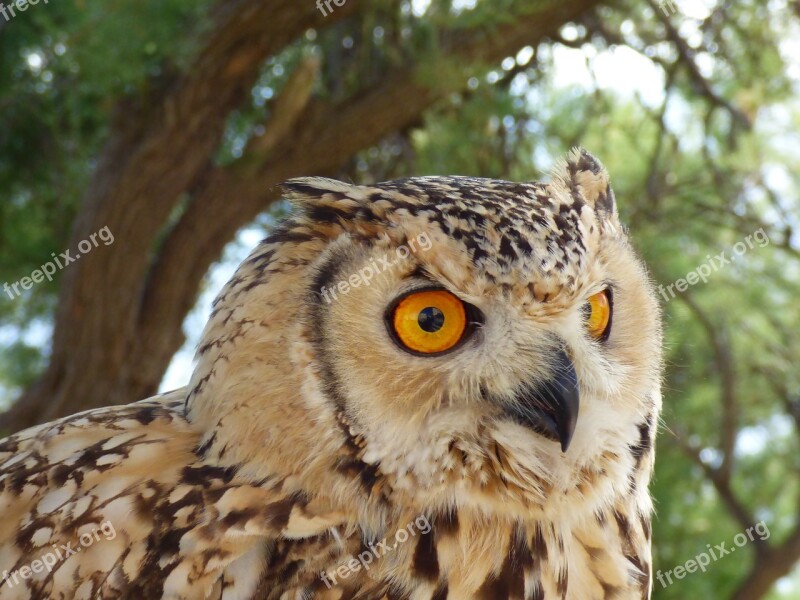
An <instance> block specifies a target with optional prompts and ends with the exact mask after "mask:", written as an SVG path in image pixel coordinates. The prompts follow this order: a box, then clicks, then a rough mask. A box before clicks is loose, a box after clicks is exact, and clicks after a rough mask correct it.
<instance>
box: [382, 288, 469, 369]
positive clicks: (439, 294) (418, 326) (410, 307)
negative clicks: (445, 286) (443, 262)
mask: <svg viewBox="0 0 800 600" xmlns="http://www.w3.org/2000/svg"><path fill="white" fill-rule="evenodd" d="M388 317H389V319H388V320H389V325H390V328H391V329H392V332H393V333H394V337H395V338H396V339H397V341H398V342H399V343H400V344H402V345H403V346H405V347H406V348H407V349H408V350H410V351H411V352H414V353H418V354H438V353H440V352H445V351H447V350H450V349H451V348H453V347H454V346H455V345H456V344H458V342H460V341H461V339H462V338H463V337H464V332H465V331H466V329H467V311H466V308H465V307H464V303H463V302H461V300H459V299H458V298H456V297H455V296H454V295H453V294H451V293H450V292H447V291H445V290H423V291H420V292H412V293H411V294H408V295H407V296H404V297H402V298H401V299H400V301H399V302H397V304H396V305H395V307H394V311H393V312H392V313H391V314H389V315H388Z"/></svg>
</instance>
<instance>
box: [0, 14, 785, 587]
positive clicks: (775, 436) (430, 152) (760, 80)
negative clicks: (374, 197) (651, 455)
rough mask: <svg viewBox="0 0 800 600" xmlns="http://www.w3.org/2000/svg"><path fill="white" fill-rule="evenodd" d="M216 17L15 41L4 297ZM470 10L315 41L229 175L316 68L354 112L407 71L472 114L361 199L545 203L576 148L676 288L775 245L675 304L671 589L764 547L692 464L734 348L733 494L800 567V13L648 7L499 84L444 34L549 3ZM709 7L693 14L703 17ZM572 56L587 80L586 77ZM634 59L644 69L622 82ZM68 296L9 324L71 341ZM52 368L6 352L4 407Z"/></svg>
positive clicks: (0, 102)
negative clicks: (122, 125) (48, 324)
mask: <svg viewBox="0 0 800 600" xmlns="http://www.w3.org/2000/svg"><path fill="white" fill-rule="evenodd" d="M207 4H208V3H206V2H201V3H196V2H188V1H187V0H163V1H161V2H155V1H146V2H134V1H133V0H114V1H113V2H112V3H111V4H108V3H105V4H102V5H100V4H90V3H83V2H67V1H62V2H55V1H53V0H51V3H50V4H49V5H48V6H43V5H41V4H40V5H39V6H37V7H34V8H32V9H31V10H30V11H29V12H28V13H26V14H25V15H24V16H22V17H18V18H17V19H16V20H14V21H13V22H12V23H10V24H8V25H6V26H5V28H4V29H3V32H2V35H1V36H0V113H1V114H2V119H0V283H2V282H3V281H9V282H11V281H16V280H17V279H19V278H20V277H22V276H25V275H28V274H30V272H31V271H32V270H33V269H35V268H36V267H38V266H39V265H40V264H41V263H42V262H44V261H46V260H47V259H48V257H49V256H50V254H51V252H59V251H62V250H64V249H65V248H66V244H67V236H68V234H69V229H70V225H71V222H72V220H73V218H74V216H75V214H76V212H77V210H78V209H79V206H80V201H81V197H82V193H83V191H84V190H85V188H86V184H87V180H88V177H89V175H90V173H91V169H92V167H93V165H94V161H95V160H96V158H97V156H98V155H99V154H100V150H101V146H102V143H103V141H104V139H105V136H106V135H107V132H108V130H109V128H110V127H112V126H113V125H112V124H113V123H114V122H115V121H114V119H115V118H117V117H118V115H117V114H116V113H115V110H119V109H118V107H120V106H122V107H124V110H140V109H142V108H143V107H146V106H147V99H148V98H149V97H150V95H151V94H152V93H153V92H154V90H157V89H159V86H160V85H163V82H164V81H167V80H168V78H169V75H170V74H171V73H174V72H175V71H180V70H182V69H185V68H186V66H187V64H188V61H189V57H191V56H192V55H193V52H194V51H195V50H196V48H197V45H198V40H199V41H202V39H203V33H204V31H205V28H206V27H207V23H206V22H205V21H204V18H203V15H205V14H206V13H205V9H206V8H207ZM463 4H464V3H461V4H460V5H459V6H461V7H460V8H453V6H452V4H451V3H450V2H447V1H445V0H435V1H434V2H432V3H431V5H430V7H429V8H428V9H427V13H426V15H425V17H424V18H420V17H419V16H418V15H415V14H414V11H413V10H412V9H411V5H410V4H409V3H404V4H403V6H402V7H401V10H399V11H395V10H394V8H393V7H392V4H391V3H388V2H379V3H376V4H375V8H374V9H373V10H372V11H371V12H368V13H367V14H365V15H361V16H359V17H358V18H356V19H349V20H345V21H342V22H340V23H336V24H335V25H332V26H330V27H327V28H325V29H324V30H320V31H309V32H308V34H307V36H306V37H305V39H302V40H299V41H298V42H297V43H295V44H293V45H292V46H290V47H289V48H288V49H286V50H285V51H284V52H283V53H282V54H280V55H279V56H276V57H273V58H271V59H270V60H269V61H268V63H267V64H265V65H264V68H263V71H262V75H261V77H260V78H259V81H258V82H257V84H256V86H254V89H253V93H252V100H251V102H250V103H249V104H248V105H247V106H243V107H241V109H240V110H238V111H236V112H235V113H234V114H232V115H230V116H229V120H228V130H227V134H226V138H225V140H224V142H223V144H222V145H221V147H220V149H219V151H218V153H217V157H216V158H217V162H218V164H220V165H223V166H226V165H234V164H236V163H237V161H239V160H240V158H241V154H242V150H243V148H245V147H246V144H247V142H248V140H249V139H250V138H251V137H252V136H253V135H254V134H255V133H257V132H258V131H259V127H260V125H261V124H262V123H264V122H265V120H266V119H268V117H269V115H270V113H271V110H272V107H273V102H274V99H275V97H277V95H278V94H279V92H280V90H281V89H282V87H283V86H284V85H285V83H286V81H287V79H288V77H289V76H290V74H291V72H292V70H293V69H294V68H295V66H296V65H297V64H298V63H299V61H300V60H301V59H302V58H303V57H307V56H311V55H313V56H318V57H320V58H321V59H323V62H322V71H321V80H320V83H319V85H318V89H316V90H315V93H316V96H317V97H319V98H324V99H326V100H328V101H330V102H343V101H345V100H346V99H347V98H350V97H352V96H353V95H355V94H358V93H359V92H360V91H362V90H364V89H367V88H368V87H369V85H370V84H371V83H374V82H375V81H378V80H379V79H380V78H381V77H382V76H383V75H384V74H385V72H386V71H387V70H389V69H394V68H401V67H404V66H406V65H409V64H412V63H413V62H415V61H416V62H417V63H418V64H420V63H421V64H420V66H418V67H417V68H416V70H415V72H414V75H413V76H415V77H417V78H418V79H419V80H420V81H423V82H425V83H437V84H439V85H446V84H448V83H449V82H452V81H459V80H461V81H463V80H469V81H470V85H469V90H468V91H467V92H466V93H463V94H456V95H452V96H450V97H448V98H447V99H446V100H445V101H443V102H440V103H439V104H438V105H437V106H436V107H435V108H434V109H433V110H431V111H429V112H428V113H427V114H426V115H425V116H424V119H423V120H422V121H421V122H420V123H418V126H417V127H415V128H413V129H411V130H410V131H405V132H398V133H397V134H396V135H395V136H392V137H391V138H389V139H387V140H385V141H384V142H382V143H381V144H379V145H378V146H376V147H374V148H371V149H369V150H366V151H364V152H362V153H361V154H360V155H359V156H357V157H355V158H354V159H353V161H352V162H351V164H350V165H348V167H347V168H346V169H345V170H343V172H342V173H341V174H340V175H341V176H342V177H345V178H353V179H357V180H359V181H372V180H376V179H385V178H388V177H394V176H402V175H407V174H411V173H414V174H426V173H460V174H472V175H480V176H486V177H506V178H509V179H516V180H531V179H538V178H540V177H541V176H542V175H543V174H546V172H547V170H548V169H549V168H550V166H551V165H552V163H553V161H554V160H555V159H556V158H557V157H559V156H560V155H562V154H563V153H564V152H565V151H566V150H567V149H568V148H569V147H571V146H573V145H576V144H581V145H584V146H586V147H587V148H589V149H590V150H591V151H592V152H594V153H595V154H597V155H598V156H599V157H600V158H601V159H602V160H603V162H604V163H605V164H606V166H607V167H608V169H609V171H610V172H611V174H612V177H613V185H614V188H615V190H616V195H617V198H618V201H619V206H620V211H621V214H622V218H623V220H624V221H625V223H626V224H627V225H628V226H629V227H630V229H631V231H632V235H633V239H634V243H635V245H636V247H637V249H638V250H639V251H640V252H641V254H642V255H643V256H644V257H645V259H646V260H647V262H648V264H649V265H650V267H651V270H652V276H653V278H654V280H655V281H656V282H657V283H658V285H662V286H664V287H665V288H666V287H668V286H669V285H670V284H674V282H675V281H677V280H678V279H681V278H685V277H686V276H687V274H688V273H690V272H692V271H694V270H695V269H697V268H698V267H699V266H701V265H704V264H709V256H711V257H715V256H717V255H719V254H720V253H721V252H723V251H724V252H726V253H727V256H728V257H732V256H733V254H734V246H735V245H736V244H737V243H738V242H742V241H743V240H745V238H746V237H747V236H752V235H753V234H754V233H755V232H756V231H758V230H760V229H762V228H763V231H764V232H765V233H766V234H768V236H769V244H768V245H763V247H762V246H761V245H759V244H756V245H754V247H753V248H748V250H747V252H745V253H743V254H742V255H741V256H737V257H736V260H734V261H732V262H731V263H730V264H728V265H725V266H721V267H720V268H719V269H717V270H714V271H713V273H712V274H711V275H710V277H709V280H708V283H705V284H704V283H699V284H697V285H694V286H691V287H690V288H689V289H688V290H686V292H684V293H683V294H678V295H677V296H676V297H675V298H674V299H673V298H669V299H668V301H665V298H663V297H662V298H661V299H662V301H664V314H665V322H666V338H665V347H666V352H667V360H668V371H667V374H666V382H665V393H664V407H665V408H664V418H663V421H664V427H663V430H662V433H661V437H660V442H659V457H658V464H657V469H656V478H655V482H654V487H653V489H654V493H655V496H656V501H657V510H658V518H657V520H656V522H655V525H654V539H655V568H656V569H660V570H662V571H667V570H670V569H673V568H674V567H675V566H677V565H680V564H683V563H685V561H686V560H688V559H691V558H693V557H695V556H696V555H697V554H699V553H700V552H704V551H706V549H707V545H708V544H711V545H712V546H713V545H716V544H719V543H721V542H726V543H727V544H728V545H730V544H731V543H732V540H733V537H734V536H735V535H736V534H737V533H739V532H741V531H742V530H743V526H742V524H741V523H739V522H737V521H736V520H735V519H734V518H732V516H731V514H730V512H729V510H728V507H726V505H725V503H724V502H723V501H722V500H721V496H720V493H719V492H718V491H717V490H716V489H715V488H714V486H713V485H712V484H711V483H710V481H709V479H708V477H707V476H706V474H705V472H704V470H703V469H702V468H701V467H700V466H699V465H698V462H697V460H693V459H690V458H689V453H688V452H687V449H686V448H685V447H684V445H685V444H686V443H687V442H688V443H689V444H690V445H691V446H692V447H693V448H695V449H696V450H697V452H699V455H700V458H701V460H702V461H703V462H704V463H705V464H706V465H709V466H711V467H716V466H719V463H720V460H721V454H720V447H721V445H722V444H723V434H722V431H723V427H722V426H721V424H722V423H723V421H724V417H725V416H726V414H727V412H726V410H727V409H725V408H724V407H723V404H722V400H721V398H722V390H723V385H722V383H723V379H724V377H725V374H724V372H723V364H722V362H721V361H723V358H722V357H720V355H719V350H718V348H715V345H714V343H713V341H714V340H713V338H712V337H711V333H712V332H716V335H717V336H720V337H719V339H722V340H723V342H724V346H725V347H726V348H728V349H729V350H730V361H731V365H732V367H733V373H734V377H735V382H734V392H735V397H736V406H737V407H738V408H737V411H738V422H737V423H736V425H737V427H738V433H737V435H736V446H735V447H736V452H735V455H734V470H733V476H732V479H731V481H730V490H731V493H733V494H734V495H735V497H736V498H738V499H739V501H740V502H741V503H742V505H743V506H744V508H745V510H746V511H747V512H749V513H750V514H751V515H752V517H753V519H754V522H758V521H760V520H762V519H763V520H764V521H765V522H766V523H767V525H768V526H769V529H770V532H771V537H770V539H769V542H770V543H771V544H777V543H779V542H780V541H781V540H782V539H784V537H785V536H786V535H787V533H788V531H789V530H790V529H791V528H793V527H795V526H796V525H797V522H796V520H795V519H796V507H797V497H798V495H799V494H800V482H799V479H798V472H800V448H799V447H798V443H799V440H800V435H799V433H800V432H798V427H800V418H799V421H798V422H794V421H793V420H792V418H791V416H790V415H789V414H788V413H787V406H788V407H792V406H795V407H797V408H796V410H797V411H798V413H800V375H798V373H797V368H796V365H797V364H798V363H800V339H798V336H797V329H798V324H800V305H798V303H797V302H796V300H795V299H796V298H797V296H798V294H799V293H800V289H799V288H800V284H798V281H800V239H798V235H797V233H796V232H795V230H796V229H797V227H798V224H799V223H798V215H800V205H799V204H798V198H800V194H798V192H799V191H800V185H799V184H800V176H798V173H800V159H798V158H797V153H796V152H794V150H796V148H797V147H798V142H799V140H798V139H797V134H796V132H797V131H798V125H800V110H798V109H799V108H800V107H798V104H797V102H796V100H794V97H796V95H797V91H798V89H800V76H798V72H800V66H798V63H797V60H796V57H793V56H792V54H791V49H792V48H795V49H796V47H797V46H796V45H795V46H790V45H789V41H790V39H791V38H792V36H794V37H795V38H796V37H797V32H798V24H797V18H796V17H795V16H794V15H793V14H792V13H791V7H790V6H789V5H788V4H787V3H786V2H783V1H779V0H771V1H770V2H763V1H762V0H743V1H741V2H735V3H733V2H723V1H722V0H720V1H718V2H709V3H695V4H696V5H699V4H703V6H705V7H708V8H704V7H703V6H700V7H698V6H696V5H693V6H692V7H691V8H692V11H693V12H692V13H691V14H684V13H682V12H678V13H676V14H674V15H671V16H670V17H669V18H667V19H664V18H663V15H660V14H659V11H657V10H656V9H655V8H654V7H655V5H656V3H654V4H653V5H652V6H651V5H649V4H648V3H647V2H633V1H632V0H631V1H630V2H627V3H618V5H617V6H616V7H615V8H608V7H604V8H602V9H601V10H599V11H598V12H597V13H596V14H590V15H587V17H586V19H585V20H584V22H583V23H582V24H580V25H577V26H569V27H566V28H564V29H563V30H562V32H561V33H560V39H554V40H553V41H551V42H548V43H547V44H543V45H541V46H540V47H538V48H534V49H532V52H526V53H520V55H519V56H518V57H517V58H518V60H513V58H514V57H509V58H508V59H507V60H506V61H504V63H503V65H489V66H488V67H486V66H483V67H481V66H476V65H465V64H462V63H460V62H454V61H450V60H445V59H444V58H443V56H442V44H441V43H440V40H439V33H440V32H441V30H442V29H444V28H449V29H452V30H455V31H459V30H465V29H468V28H470V27H474V26H476V25H481V26H488V28H489V30H492V29H494V28H496V27H497V26H499V25H501V24H503V23H505V22H508V21H509V19H512V18H513V15H514V14H517V13H518V12H519V11H524V10H529V9H530V7H531V6H532V3H530V2H520V1H517V0H507V1H504V2H502V3H499V2H489V1H488V0H477V1H476V2H474V3H473V4H474V6H471V5H468V6H467V7H466V8H464V7H463ZM689 4H690V3H683V2H678V6H679V8H686V9H688V8H689ZM668 24H670V25H669V27H672V29H673V30H674V31H675V32H678V33H679V34H680V35H681V36H683V38H684V39H685V40H686V42H685V48H684V49H683V50H684V52H688V56H689V58H691V60H692V64H694V65H695V67H694V69H692V68H687V62H686V60H687V56H681V55H680V53H679V52H678V51H676V48H675V46H674V44H672V43H670V42H669V41H667V40H669V39H671V38H670V35H671V31H670V29H668ZM623 51H624V52H623ZM566 52H569V53H571V54H570V56H572V57H573V58H575V57H576V56H577V57H578V60H577V61H572V62H566V61H565V53H566ZM523 55H524V56H523ZM531 55H532V57H531ZM31 56H38V57H39V58H38V59H37V58H34V59H31V58H30V57H31ZM625 56H627V57H628V60H627V62H619V61H620V60H621V58H620V57H622V58H625ZM631 57H634V58H635V60H636V61H639V62H636V63H634V62H631V61H633V60H634V58H631ZM604 61H606V62H605V63H604ZM608 61H611V62H608ZM613 61H617V62H613ZM581 64H585V65H586V67H587V68H586V71H585V76H583V75H581V76H573V77H571V78H570V75H572V74H571V73H569V72H566V71H565V69H572V68H574V69H576V70H577V72H578V73H583V71H581V70H580V65H581ZM609 64H612V65H616V68H617V69H618V68H620V65H628V66H630V65H633V64H637V65H640V67H637V70H636V71H635V72H633V73H632V74H631V77H634V78H635V77H640V76H652V77H654V78H655V79H653V80H654V81H661V84H660V89H658V90H652V89H651V90H645V91H649V92H658V93H656V94H644V93H642V90H641V89H638V88H637V86H636V85H632V84H631V82H630V81H625V77H621V76H619V74H618V73H617V75H616V77H611V78H610V79H609V76H608V73H609V66H608V65H609ZM36 65H39V66H36ZM612 71H613V69H612ZM603 73H605V76H602V74H603ZM698 76H699V79H698ZM604 77H605V78H604ZM565 81H566V83H565ZM632 83H633V84H635V83H636V82H635V81H633V82H632ZM618 88H620V89H618ZM653 97H655V100H654V99H653ZM331 151H335V149H332V150H331ZM284 210H285V206H283V205H280V206H278V207H277V208H275V209H274V212H273V214H270V215H265V216H264V217H262V219H261V221H262V222H263V223H264V224H265V226H266V227H269V226H270V225H271V224H272V223H273V222H274V220H273V218H272V217H273V216H274V215H275V214H278V213H280V212H281V211H284ZM57 284H58V281H57V280H56V281H55V282H54V283H53V284H40V285H38V286H36V287H35V288H34V289H33V290H32V291H31V292H29V293H27V294H26V295H25V296H24V297H23V298H21V299H19V300H16V301H13V302H11V301H9V300H8V298H6V297H2V296H0V323H2V324H3V325H6V326H7V327H6V328H5V329H7V330H8V329H12V330H14V331H15V332H16V333H17V334H18V337H23V334H24V333H25V332H26V331H28V330H29V329H30V328H31V327H32V325H35V324H37V323H40V322H41V320H42V319H44V320H45V321H47V319H49V318H50V316H51V315H52V312H53V310H54V306H55V294H56V292H57ZM0 333H2V328H0ZM45 353H46V344H45V343H44V342H42V344H41V345H40V346H39V347H37V346H36V345H35V344H32V343H30V342H28V343H23V342H18V343H15V344H13V345H11V347H10V348H8V349H6V350H5V351H4V352H3V353H2V357H1V358H0V390H1V389H2V386H5V387H7V388H9V389H19V388H21V387H23V386H25V385H28V384H29V383H31V382H32V381H33V380H34V379H35V377H36V375H37V373H38V372H39V371H40V369H41V367H42V365H43V361H44V358H43V356H44V354H45ZM677 436H680V437H681V440H682V441H679V440H678V437H677ZM753 557H754V553H753V549H752V548H750V547H745V548H742V549H739V550H738V551H737V552H736V553H735V554H732V555H729V556H727V557H725V558H723V559H721V560H719V561H717V562H714V563H713V564H712V565H710V567H709V570H708V572H707V573H705V574H699V573H696V574H693V575H690V576H688V577H686V578H685V579H682V580H680V581H676V582H675V584H674V585H671V586H668V587H666V588H662V587H661V586H660V584H659V583H658V582H656V586H655V598H657V599H658V600H671V599H681V598H697V597H707V598H724V597H728V596H729V595H730V594H731V593H732V591H733V590H734V589H735V588H736V586H737V585H738V583H739V582H740V581H741V578H742V576H743V575H744V574H745V573H747V571H748V569H749V568H750V566H751V564H752V561H753ZM798 590H800V586H798V585H797V582H796V581H795V582H794V584H792V583H791V582H786V585H783V586H781V588H780V589H779V590H777V591H775V592H773V597H774V598H798V597H800V592H798Z"/></svg>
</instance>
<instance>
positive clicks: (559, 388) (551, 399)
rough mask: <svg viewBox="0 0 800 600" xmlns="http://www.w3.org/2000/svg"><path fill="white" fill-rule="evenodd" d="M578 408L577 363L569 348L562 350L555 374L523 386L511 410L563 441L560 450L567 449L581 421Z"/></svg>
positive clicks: (525, 422) (536, 428)
mask: <svg viewBox="0 0 800 600" xmlns="http://www.w3.org/2000/svg"><path fill="white" fill-rule="evenodd" d="M579 408H580V394H579V391H578V376H577V375H576V374H575V365H573V364H572V360H571V359H570V357H569V356H567V353H566V352H564V351H563V350H559V351H558V352H557V353H556V356H555V361H554V364H553V377H552V378H551V379H549V380H547V381H543V382H536V383H532V384H531V385H530V386H528V387H526V388H525V389H523V391H522V392H521V393H519V394H518V395H517V397H516V398H515V401H514V403H513V404H512V405H511V406H509V407H508V410H509V412H510V413H511V415H512V416H513V417H514V419H515V420H516V421H517V422H519V423H520V424H522V425H527V426H528V427H530V428H532V429H533V430H534V431H536V432H537V433H540V434H541V435H544V436H545V437H547V438H549V439H551V440H553V441H558V442H560V443H561V451H562V452H566V451H567V449H568V448H569V445H570V443H571V442H572V434H573V433H575V425H576V424H577V423H578V409H579Z"/></svg>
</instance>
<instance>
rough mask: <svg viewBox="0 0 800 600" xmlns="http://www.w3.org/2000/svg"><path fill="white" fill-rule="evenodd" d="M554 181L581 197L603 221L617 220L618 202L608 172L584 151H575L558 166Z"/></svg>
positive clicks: (555, 169)
mask: <svg viewBox="0 0 800 600" xmlns="http://www.w3.org/2000/svg"><path fill="white" fill-rule="evenodd" d="M553 180H554V182H556V183H558V184H560V185H563V186H564V187H565V188H566V189H567V191H568V192H570V193H572V194H577V195H579V196H580V197H581V199H583V200H584V201H585V202H586V203H587V204H588V205H589V206H591V207H592V208H593V209H594V210H595V212H596V213H597V216H598V217H600V218H601V219H613V220H616V219H617V202H616V200H615V199H614V190H612V189H611V185H610V183H609V178H608V172H607V171H606V169H605V167H603V165H602V164H601V163H600V161H599V160H597V159H596V158H595V157H594V156H592V155H591V154H589V153H588V152H587V151H586V150H584V149H583V148H573V149H572V150H571V151H570V152H569V154H568V155H567V157H566V159H565V160H561V161H559V162H558V163H557V164H556V166H555V168H554V169H553Z"/></svg>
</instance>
